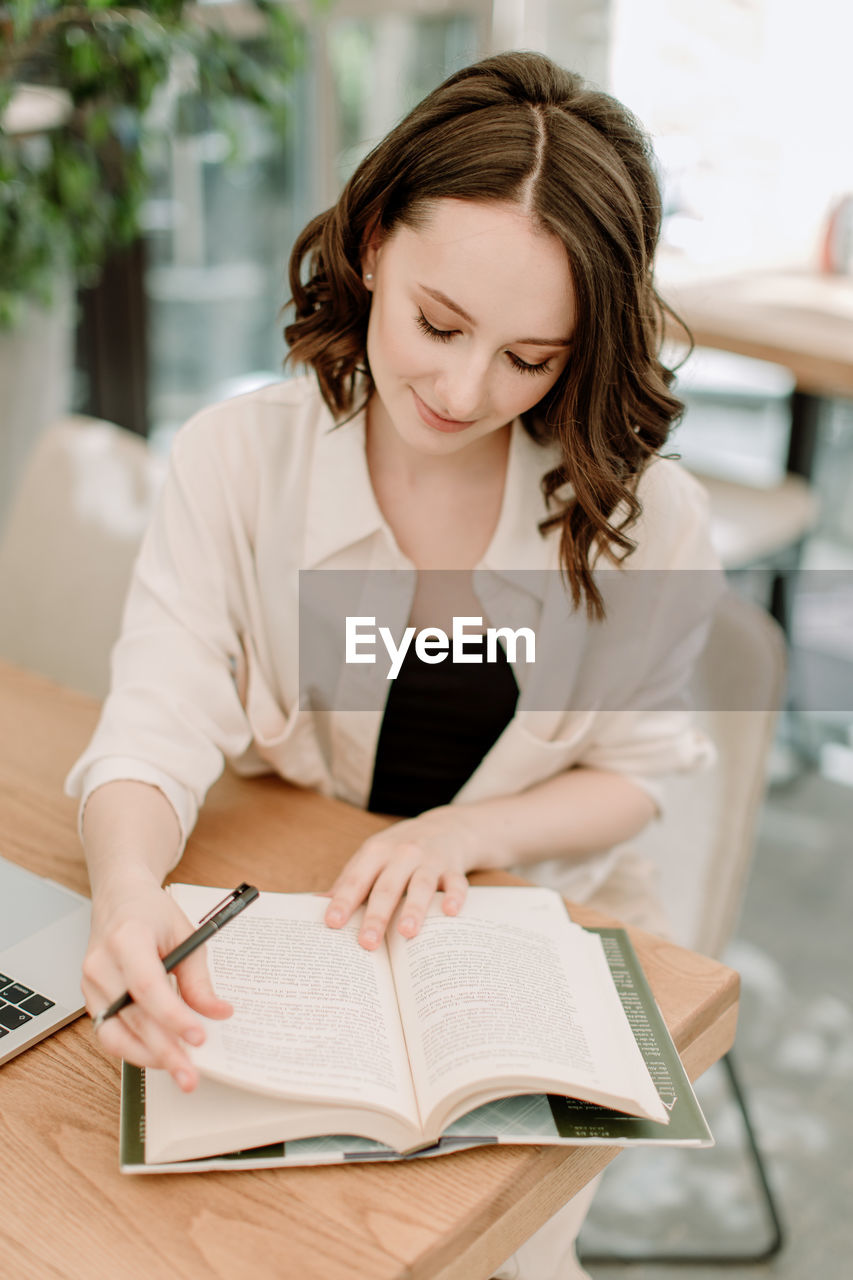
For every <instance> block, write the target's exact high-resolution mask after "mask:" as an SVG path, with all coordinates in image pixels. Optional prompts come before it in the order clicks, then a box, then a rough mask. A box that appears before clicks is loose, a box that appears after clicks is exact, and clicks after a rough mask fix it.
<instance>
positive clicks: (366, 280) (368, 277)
mask: <svg viewBox="0 0 853 1280" xmlns="http://www.w3.org/2000/svg"><path fill="white" fill-rule="evenodd" d="M372 279H373V272H372V271H368V273H367V275H366V276H365V277H364V283H365V284H367V282H368V280H372Z"/></svg>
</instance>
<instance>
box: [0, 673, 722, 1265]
mask: <svg viewBox="0 0 853 1280" xmlns="http://www.w3.org/2000/svg"><path fill="white" fill-rule="evenodd" d="M96 714H97V707H96V704H95V703H94V702H93V701H92V700H91V699H89V698H86V697H84V696H82V695H79V694H75V693H71V692H69V691H67V690H64V689H62V688H59V687H57V686H56V685H54V684H51V683H50V682H49V681H47V680H44V679H42V678H41V677H37V676H33V675H30V674H28V673H24V672H23V671H19V670H17V669H15V668H12V667H9V666H7V665H5V664H3V663H0V725H2V729H3V732H2V734H0V832H2V836H0V844H2V853H3V854H4V855H5V856H6V857H8V858H10V859H12V860H14V861H17V862H20V863H22V864H25V865H27V866H28V867H30V868H31V869H32V870H35V871H38V872H41V873H43V874H47V875H50V876H53V877H54V878H55V879H57V880H60V881H62V882H63V883H64V884H67V885H68V886H70V887H71V888H74V889H77V890H81V891H83V892H85V891H86V888H87V880H86V872H85V867H84V864H83V859H82V853H81V850H80V848H79V845H78V841H77V836H76V833H75V806H74V804H73V803H72V802H71V801H69V800H67V799H65V798H64V797H63V795H62V790H61V788H62V779H63V777H64V775H65V773H66V771H67V769H68V767H69V766H70V765H71V763H72V762H73V760H74V758H75V756H76V755H77V754H78V753H79V751H80V750H81V749H82V747H83V745H84V743H85V741H86V739H87V737H88V735H89V733H90V732H91V729H92V727H93V726H94V722H95V718H96ZM381 821H382V820H381V819H378V818H376V817H375V816H372V815H370V814H366V813H363V812H361V811H360V810H356V809H352V808H350V807H349V806H347V805H344V804H341V803H338V802H336V801H329V800H324V799H322V798H320V797H318V796H316V795H313V794H311V793H308V792H303V791H299V790H296V789H294V788H292V787H289V786H287V785H285V784H284V783H283V782H281V781H280V780H278V779H273V778H263V779H255V780H252V781H251V782H250V781H246V780H240V779H237V778H236V777H234V776H233V775H230V774H226V776H225V777H224V778H223V779H222V780H221V782H220V783H219V784H217V786H216V787H215V788H214V789H213V791H212V792H211V794H210V797H209V799H208V802H207V804H206V805H205V807H204V810H203V811H202V815H201V818H200V820H199V824H198V827H197V830H196V833H195V834H194V836H193V838H192V840H191V841H190V844H189V846H188V848H187V852H186V854H185V856H184V859H183V861H182V863H181V866H180V877H181V878H182V879H186V880H190V881H193V880H194V881H198V882H199V883H208V884H222V885H226V884H228V885H230V884H233V883H237V881H239V880H241V879H243V878H244V876H249V875H251V878H252V879H256V880H257V881H258V883H260V884H261V886H262V887H264V888H267V889H272V890H282V891H287V890H310V889H319V888H325V887H328V885H329V884H330V882H331V880H332V877H333V873H334V872H335V870H336V868H337V867H339V866H340V864H341V863H342V862H343V861H344V860H345V859H346V857H347V856H348V854H349V853H350V852H351V851H352V850H353V849H354V848H355V847H356V846H357V845H358V843H359V842H360V841H361V840H362V839H363V838H364V837H365V836H366V835H367V834H368V833H369V832H371V831H373V830H375V829H376V828H377V827H378V826H379V825H381ZM478 880H480V881H481V882H483V883H501V882H506V881H509V880H510V878H509V877H506V876H500V875H491V876H488V877H487V876H483V877H478ZM572 914H573V915H574V916H575V918H576V919H578V920H580V921H581V922H582V923H602V922H603V918H602V917H600V916H598V915H597V914H596V913H594V912H592V911H589V910H584V909H582V908H576V909H573V911H572ZM632 937H633V940H634V944H635V946H636V947H637V950H638V952H639V954H640V957H641V959H642V962H643V964H644V966H645V969H646V973H647V975H648V978H649V981H650V982H651V985H652V988H653V989H654V991H655V994H656V996H657V999H658V1001H659V1003H660V1006H661V1009H662V1011H663V1014H664V1017H665V1018H666V1020H667V1023H668V1024H669V1027H670V1030H671V1032H672V1034H673V1037H674V1039H675V1043H676V1045H677V1046H678V1048H679V1049H680V1051H681V1053H682V1056H683V1058H684V1062H685V1064H686V1067H687V1070H688V1071H689V1073H690V1075H691V1077H694V1078H695V1077H696V1076H697V1075H699V1074H700V1073H701V1072H702V1071H704V1070H705V1069H706V1068H707V1067H708V1066H710V1064H711V1063H712V1062H714V1061H715V1060H716V1059H717V1058H719V1057H720V1056H721V1055H722V1054H723V1053H725V1052H726V1050H727V1049H728V1048H729V1047H730V1045H731V1043H732V1040H733V1038H734V1030H735V1021H736V1017H737V998H738V979H737V975H736V974H735V973H734V972H732V970H730V969H727V968H725V967H724V966H723V965H720V964H717V963H716V962H714V961H711V960H707V959H705V958H703V957H701V956H697V955H695V954H693V953H691V952H689V951H684V950H682V949H681V948H679V947H675V946H672V945H670V944H668V943H665V942H662V941H660V940H659V939H656V938H653V937H651V936H650V935H648V934H643V933H641V932H639V931H634V930H632ZM118 1111H119V1068H118V1064H117V1063H116V1062H114V1061H113V1060H111V1059H108V1058H107V1057H106V1056H105V1055H104V1054H103V1053H102V1052H101V1051H100V1048H99V1047H98V1045H97V1043H96V1042H95V1041H94V1039H93V1037H92V1034H91V1030H90V1024H89V1021H88V1019H81V1020H80V1021H78V1022H76V1023H73V1024H71V1025H70V1026H68V1027H66V1028H64V1029H63V1030H61V1031H59V1032H58V1033H56V1034H55V1035H53V1036H51V1037H49V1038H48V1039H47V1040H45V1041H43V1042H42V1043H41V1044H38V1045H36V1046H35V1047H34V1048H32V1049H30V1050H29V1051H28V1052H27V1053H25V1054H22V1055H21V1056H20V1057H18V1058H15V1059H13V1060H12V1061H11V1062H9V1063H7V1064H6V1065H5V1066H4V1067H3V1068H2V1069H0V1128H1V1129H2V1161H0V1202H2V1204H3V1210H4V1211H3V1213H2V1215H0V1259H2V1261H0V1273H2V1274H3V1275H4V1276H5V1275H8V1276H9V1277H10V1278H11V1277H15V1278H16V1280H17V1277H21V1278H22V1280H23V1277H26V1280H42V1278H44V1280H47V1278H48V1277H51V1278H52V1280H56V1278H57V1277H62V1280H136V1278H137V1277H138V1278H139V1280H160V1278H161V1277H162V1280H166V1278H167V1277H168V1280H185V1278H186V1280H190V1278H194V1277H204V1278H205V1280H207V1278H208V1277H218V1278H221V1280H241V1278H242V1277H244V1276H246V1277H251V1280H273V1277H274V1278H275V1280H290V1278H292V1280H359V1277H363V1278H364V1280H368V1278H369V1280H395V1278H396V1280H402V1278H403V1277H408V1278H409V1280H426V1278H427V1277H431V1278H435V1280H485V1277H488V1276H490V1275H491V1272H492V1270H493V1268H494V1267H496V1266H497V1265H498V1264H499V1263H500V1262H501V1261H503V1259H504V1258H505V1257H506V1256H508V1255H509V1254H510V1253H511V1252H512V1251H513V1249H515V1248H516V1247H517V1245H518V1244H520V1243H521V1241H522V1240H524V1239H526V1238H527V1236H528V1235H530V1234H531V1233H532V1232H533V1231H534V1230H535V1229H536V1228H537V1227H538V1226H540V1225H541V1223H542V1222H544V1221H545V1220H546V1218H547V1217H549V1216H550V1214H551V1213H553V1212H554V1211H555V1210H556V1209H557V1208H558V1207H559V1206H560V1205H562V1204H563V1203H565V1201H566V1200H568V1199H569V1198H570V1197H571V1196H572V1195H573V1194H574V1193H575V1192H576V1191H577V1190H578V1189H579V1188H580V1187H581V1186H583V1185H584V1183H586V1182H587V1181H588V1180H589V1179H590V1178H591V1177H593V1176H594V1175H595V1174H596V1173H597V1172H599V1170H600V1169H602V1168H603V1167H604V1165H606V1164H607V1163H608V1162H609V1161H610V1160H611V1159H612V1158H613V1156H614V1155H616V1154H617V1151H616V1150H615V1149H613V1148H607V1149H596V1148H555V1147H550V1148H549V1147H543V1148H536V1147H516V1148H512V1147H502V1148H500V1149H499V1150H494V1149H483V1150H474V1151H467V1152H459V1153H457V1154H454V1155H450V1156H444V1157H441V1158H440V1159H437V1160H425V1161H422V1162H413V1163H407V1164H399V1165H381V1166H380V1165H369V1164H368V1165H361V1166H357V1167H356V1166H349V1167H339V1166H338V1167H332V1168H323V1169H291V1170H259V1171H257V1172H247V1171H246V1172H241V1173H205V1174H198V1175H190V1174H184V1175H159V1176H158V1175H150V1176H146V1177H128V1176H124V1175H122V1174H120V1173H119V1171H118V1123H119V1115H118Z"/></svg>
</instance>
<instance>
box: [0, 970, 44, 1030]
mask: <svg viewBox="0 0 853 1280" xmlns="http://www.w3.org/2000/svg"><path fill="white" fill-rule="evenodd" d="M54 1003H55V1001H53V1000H48V998H47V996H43V995H39V993H38V991H33V989H32V987H25V986H24V984H23V983H22V982H16V981H15V979H14V978H9V977H7V975H6V974H5V973H0V1036H7V1035H8V1034H9V1032H10V1031H17V1029H18V1027H22V1026H24V1024H25V1023H27V1022H31V1021H32V1020H33V1018H37V1017H38V1016H39V1014H40V1013H46V1012H47V1010H48V1009H52V1008H53V1006H54Z"/></svg>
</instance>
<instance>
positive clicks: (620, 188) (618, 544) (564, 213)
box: [284, 53, 683, 618]
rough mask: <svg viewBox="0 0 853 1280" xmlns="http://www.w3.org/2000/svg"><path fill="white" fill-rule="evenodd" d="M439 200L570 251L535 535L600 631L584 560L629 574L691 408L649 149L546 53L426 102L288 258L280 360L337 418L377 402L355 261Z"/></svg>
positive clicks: (479, 67)
mask: <svg viewBox="0 0 853 1280" xmlns="http://www.w3.org/2000/svg"><path fill="white" fill-rule="evenodd" d="M447 197H449V198H453V199H462V200H484V201H485V200H491V201H503V202H515V203H519V204H521V205H522V206H523V207H524V208H525V209H526V210H528V211H529V212H530V213H531V214H532V216H533V217H534V218H535V219H536V220H537V222H538V223H539V224H540V226H541V227H542V228H543V229H545V230H547V231H549V232H551V233H552V234H553V235H555V236H557V237H558V238H559V239H560V240H561V241H562V243H563V244H564V245H565V247H566V252H567V254H568V257H569V266H570V270H571V276H572V281H573V284H574V289H575V295H576V300H577V315H578V319H577V326H576V329H575V332H574V335H573V340H572V351H571V356H570V359H569V363H568V366H567V368H566V370H565V371H564V373H563V374H562V376H561V377H560V379H559V380H558V381H557V383H555V385H554V386H553V387H552V388H551V389H550V391H549V392H548V393H547V395H546V396H545V397H544V398H543V399H542V400H541V401H540V402H539V403H538V404H537V405H536V406H535V407H534V409H532V410H531V411H530V412H529V413H527V414H525V416H524V426H525V428H526V429H527V431H528V432H529V433H530V434H531V436H533V438H534V439H536V440H537V441H539V442H542V443H544V442H546V441H558V442H559V447H560V461H559V464H558V465H557V466H555V467H554V468H553V469H551V470H549V471H548V472H547V473H546V474H545V475H544V476H543V478H542V491H543V494H544V496H545V499H546V502H547V505H548V507H549V508H550V509H551V514H550V515H548V516H547V518H546V519H545V520H543V521H542V523H541V524H540V531H541V532H542V534H543V535H544V534H545V533H547V532H548V531H549V530H550V529H552V528H555V527H560V528H561V541H560V563H561V565H562V567H563V571H564V572H565V574H566V577H567V579H568V585H569V588H570V590H571V595H572V600H573V603H574V605H575V607H578V606H579V605H580V604H581V602H584V603H585V605H586V609H587V613H588V614H589V616H590V617H595V618H601V617H603V613H604V610H603V601H602V597H601V594H600V592H599V590H598V588H597V587H596V584H595V581H594V578H593V572H592V562H593V560H594V559H595V557H596V554H597V553H598V552H602V553H603V554H604V555H605V556H606V557H607V558H609V559H610V560H611V561H612V562H614V563H621V562H622V561H623V560H624V559H625V558H626V557H627V556H629V555H630V554H631V552H632V551H633V550H634V548H635V546H636V543H634V542H633V541H632V539H631V538H630V537H629V536H628V530H629V529H630V528H631V526H632V525H633V524H634V523H635V522H636V520H637V519H638V518H639V516H640V514H641V511H642V507H641V504H640V502H639V500H638V498H637V495H636V488H637V481H638V479H639V476H640V475H641V473H642V471H643V469H644V467H645V466H646V464H647V463H648V461H649V459H650V458H652V457H654V456H655V455H656V454H657V453H658V452H659V451H660V449H661V448H662V446H663V445H664V443H665V441H666V438H667V435H668V433H669V430H670V428H671V426H672V425H673V423H674V422H675V421H676V420H677V418H678V417H679V416H680V415H681V412H682V410H683V405H682V403H681V401H679V400H677V399H676V398H675V396H673V395H672V394H671V392H670V390H669V387H670V384H671V382H672V378H673V374H672V371H671V370H669V369H667V368H665V367H664V366H663V365H662V364H661V361H660V358H659V351H660V344H661V337H662V332H663V319H664V312H665V310H667V309H666V308H665V307H664V304H663V303H662V301H661V299H660V298H659V297H658V295H657V293H656V292H655V289H654V285H653V281H652V264H653V258H654V252H655V247H656V245H657V240H658V235H659V232H660V220H661V201H660V193H659V190H658V184H657V179H656V176H655V168H654V161H653V157H652V152H651V146H650V143H649V141H648V139H647V137H646V135H645V133H644V132H643V130H642V129H641V127H640V126H639V124H638V123H637V121H636V120H635V119H634V117H633V116H632V115H631V114H630V112H628V111H627V110H626V108H625V107H623V106H622V105H621V104H620V103H619V102H617V101H616V100H615V99H614V98H612V97H610V96H609V95H608V94H606V93H602V92H600V91H598V90H596V89H593V88H591V87H590V86H588V85H587V84H586V83H585V82H584V81H583V80H582V79H581V77H580V76H577V75H575V74H573V73H572V72H569V71H565V70H563V69H562V68H560V67H558V66H556V65H555V63H553V62H551V61H550V59H548V58H546V57H544V56H543V55H541V54H536V53H503V54H498V55H496V56H494V57H491V58H486V59H484V60H483V61H482V62H478V63H475V64H474V65H473V66H470V67H466V68H465V69H464V70H462V71H458V72H456V73H455V74H454V75H452V76H450V77H449V79H447V80H445V81H444V83H443V84H441V85H440V86H439V87H438V88H437V89H435V90H433V92H432V93H430V94H429V95H428V96H427V97H426V98H425V99H424V100H423V101H422V102H421V103H420V104H419V105H418V106H417V107H415V108H414V110H413V111H412V112H411V113H410V114H409V115H408V116H406V117H405V119H404V120H403V121H402V122H401V123H400V124H398V125H397V126H396V128H394V129H392V131H391V132H390V133H389V134H388V136H387V137H386V138H385V139H384V140H383V141H382V142H380V143H379V145H378V146H377V147H376V148H375V149H374V150H373V151H371V152H370V154H369V155H368V156H367V157H366V158H365V159H364V160H363V161H362V162H361V164H360V165H359V166H358V168H357V169H356V171H355V173H354V174H353V176H352V177H351V178H350V180H349V182H348V183H347V184H346V186H345V188H344V190H343V192H342V194H341V197H340V199H339V200H338V202H337V204H336V205H334V207H333V208H331V209H328V210H327V211H326V212H325V213H321V214H319V215H318V216H317V217H316V218H314V219H313V220H312V221H311V222H310V223H309V224H308V226H307V227H306V228H305V230H304V231H303V232H302V234H301V235H300V236H299V238H298V240H297V241H296V244H295V246H294V248H293V253H292V255H291V259H290V287H291V290H292V294H293V297H292V299H291V303H292V305H293V306H294V308H295V312H296V318H295V319H294V320H293V322H292V323H291V324H289V325H288V326H287V327H286V328H285V331H284V335H285V339H286V340H287V342H288V344H289V346H290V352H289V355H288V360H289V361H292V362H294V363H300V364H307V365H310V366H311V367H312V368H313V369H314V371H315V373H316V376H317V379H318V381H319V384H320V389H321V391H322V394H323V397H324V399H325V401H326V403H327V405H328V406H329V408H330V410H331V411H332V412H333V413H334V414H335V415H337V416H343V415H347V414H350V413H352V412H353V411H354V410H355V408H356V407H358V406H357V405H356V403H355V402H356V399H357V397H358V396H360V395H361V394H362V392H363V390H364V389H366V394H367V397H368V398H369V396H370V394H371V392H372V390H373V383H372V380H371V378H370V371H369V369H368V368H367V357H366V353H365V344H366V339H367V322H368V315H369V310H370V294H369V292H368V290H367V289H366V288H365V286H364V283H363V281H362V274H361V272H362V267H361V259H362V253H363V250H364V247H365V246H366V244H367V242H368V240H369V239H370V237H371V236H373V235H374V234H375V233H376V232H377V231H378V232H379V233H380V234H384V235H387V234H388V233H390V232H391V231H392V230H393V229H394V228H395V227H396V226H397V225H398V224H400V223H403V224H405V225H407V226H410V227H414V228H417V227H418V226H419V225H423V223H424V221H425V220H426V218H427V217H428V216H429V211H430V206H431V204H432V203H433V202H434V201H437V200H441V199H443V198H447ZM569 484H570V485H571V496H570V497H569V498H568V499H566V498H565V497H561V496H560V493H559V491H560V490H561V489H562V488H563V487H564V486H566V485H569Z"/></svg>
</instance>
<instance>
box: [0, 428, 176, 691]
mask: <svg viewBox="0 0 853 1280" xmlns="http://www.w3.org/2000/svg"><path fill="white" fill-rule="evenodd" d="M165 465H166V464H165V461H164V460H163V459H162V458H161V457H158V456H157V455H156V454H154V453H152V451H151V450H150V449H149V447H148V446H147V445H146V443H145V441H144V440H142V439H141V438H140V437H139V436H136V435H133V434H132V433H131V432H129V431H125V430H124V429H123V428H121V427H116V426H113V425H112V424H111V423H108V422H103V421H101V420H98V419H93V418H85V417H82V416H78V415H71V416H68V417H65V418H62V419H61V420H59V421H58V422H56V423H55V424H54V425H53V426H51V427H49V428H48V430H47V431H46V432H45V433H44V435H43V436H42V437H41V439H40V440H39V442H38V443H37V445H36V446H35V449H34V450H33V452H32V454H31V455H30V458H29V460H28V463H27V466H26V470H25V471H24V474H23V478H22V480H21V483H20V485H19V487H18V489H17V492H16V494H15V497H14V501H13V503H12V507H11V509H10V511H9V515H8V518H7V520H6V522H5V525H4V527H3V530H2V534H1V535H0V599H2V601H3V607H2V609H0V656H1V657H3V658H5V659H7V660H8V661H9V662H13V663H16V664H18V665H19V666H24V667H29V668H30V669H32V670H34V671H40V672H41V673H42V674H43V675H47V676H50V677H51V678H52V679H54V680H57V681H58V682H59V683H61V684H64V685H67V686H69V687H70V688H73V689H78V690H81V691H82V692H84V693H90V694H93V695H94V696H95V697H99V698H100V697H103V696H104V694H105V693H106V691H107V687H108V684H109V653H110V649H111V648H112V645H113V642H114V641H115V639H116V638H117V636H118V633H119V628H120V624H121V613H122V606H123V602H124V596H125V592H126V589H127V584H128V581H129V578H130V571H131V568H132V565H133V561H134V559H135V556H136V552H137V548H138V546H139V542H140V539H141V537H142V533H143V531H144V529H145V526H146V524H147V523H148V519H149V517H150V515H151V511H152V508H153V505H154V502H155V500H156V497H157V493H158V491H159V488H160V484H161V481H162V479H163V476H164V474H165Z"/></svg>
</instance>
